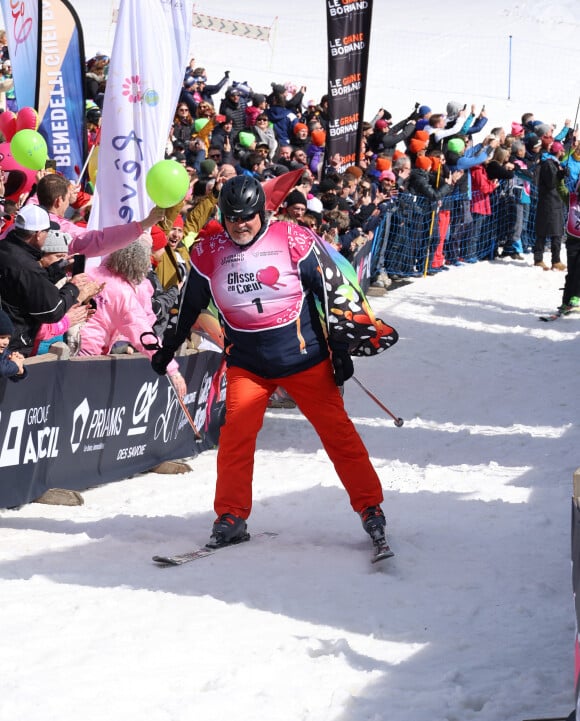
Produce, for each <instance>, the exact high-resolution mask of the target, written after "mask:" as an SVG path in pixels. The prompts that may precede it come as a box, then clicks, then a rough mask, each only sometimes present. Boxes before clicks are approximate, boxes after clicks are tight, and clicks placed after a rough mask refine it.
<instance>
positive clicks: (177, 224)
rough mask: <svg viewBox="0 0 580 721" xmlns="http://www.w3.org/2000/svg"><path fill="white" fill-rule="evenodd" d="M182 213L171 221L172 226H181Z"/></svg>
mask: <svg viewBox="0 0 580 721" xmlns="http://www.w3.org/2000/svg"><path fill="white" fill-rule="evenodd" d="M183 225H184V224H183V215H178V216H177V218H175V220H174V221H173V225H172V226H171V227H172V228H183Z"/></svg>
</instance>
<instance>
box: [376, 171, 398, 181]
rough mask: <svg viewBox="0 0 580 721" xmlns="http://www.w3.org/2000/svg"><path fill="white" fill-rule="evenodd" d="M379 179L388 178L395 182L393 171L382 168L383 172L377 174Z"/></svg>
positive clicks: (395, 177)
mask: <svg viewBox="0 0 580 721" xmlns="http://www.w3.org/2000/svg"><path fill="white" fill-rule="evenodd" d="M379 180H390V181H392V182H393V183H396V182H397V176H396V175H395V174H394V173H393V171H392V170H383V172H382V173H381V174H380V175H379Z"/></svg>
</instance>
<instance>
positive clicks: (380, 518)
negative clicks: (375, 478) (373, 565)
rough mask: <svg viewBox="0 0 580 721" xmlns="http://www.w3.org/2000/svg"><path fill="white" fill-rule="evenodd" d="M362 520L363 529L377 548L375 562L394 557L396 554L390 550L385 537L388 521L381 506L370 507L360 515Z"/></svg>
mask: <svg viewBox="0 0 580 721" xmlns="http://www.w3.org/2000/svg"><path fill="white" fill-rule="evenodd" d="M360 518H361V521H362V525H363V528H364V529H365V531H366V532H367V533H368V534H369V536H370V537H371V540H372V542H373V546H374V547H375V556H374V557H373V562H376V561H380V560H382V559H383V558H390V557H391V556H394V555H395V554H394V553H393V552H392V551H391V549H390V548H389V544H388V543H387V537H386V535H385V528H386V526H387V521H386V519H385V514H384V513H383V509H382V508H381V507H380V506H369V507H368V508H365V510H364V511H362V512H361V513H360Z"/></svg>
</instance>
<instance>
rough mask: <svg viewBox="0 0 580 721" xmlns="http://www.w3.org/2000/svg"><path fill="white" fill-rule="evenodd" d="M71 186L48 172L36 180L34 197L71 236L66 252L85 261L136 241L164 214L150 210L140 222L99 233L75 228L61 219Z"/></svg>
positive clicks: (156, 210)
mask: <svg viewBox="0 0 580 721" xmlns="http://www.w3.org/2000/svg"><path fill="white" fill-rule="evenodd" d="M73 192H74V190H73V186H71V184H70V182H69V181H68V180H67V179H66V178H64V177H63V176H62V175H58V174H57V173H49V174H47V175H45V176H44V177H42V178H41V179H40V180H39V181H38V186H37V188H36V197H37V199H38V204H39V205H40V206H42V207H43V208H44V209H45V210H46V211H48V214H49V216H50V219H51V220H52V221H53V222H56V223H57V224H58V225H59V226H60V229H61V230H62V231H64V232H65V233H69V234H70V235H71V236H72V242H71V244H70V246H69V253H71V254H72V253H82V254H83V255H86V256H88V257H89V258H95V257H99V256H102V255H107V254H108V253H112V252H113V251H115V250H118V249H119V248H124V247H125V246H126V245H128V244H129V243H131V242H132V241H134V240H136V239H137V238H138V237H139V236H140V235H141V233H143V232H144V231H145V230H148V229H149V228H150V227H151V226H152V225H154V224H155V223H158V222H159V221H160V220H162V218H163V216H164V214H165V211H164V210H163V209H161V208H157V207H154V208H153V210H152V211H151V212H150V213H149V215H148V216H147V217H146V218H144V219H143V220H141V221H133V222H131V223H120V224H119V225H113V226H111V227H110V228H104V229H103V230H87V229H86V228H83V227H81V226H80V225H75V223H72V222H71V221H70V220H68V219H67V218H65V217H64V215H65V213H66V211H67V209H68V207H69V205H70V202H71V195H72V194H73Z"/></svg>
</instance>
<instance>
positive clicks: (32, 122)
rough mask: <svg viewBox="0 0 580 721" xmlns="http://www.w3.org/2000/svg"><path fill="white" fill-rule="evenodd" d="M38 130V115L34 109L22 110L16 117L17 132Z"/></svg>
mask: <svg viewBox="0 0 580 721" xmlns="http://www.w3.org/2000/svg"><path fill="white" fill-rule="evenodd" d="M19 130H38V113H37V112H36V110H35V109H34V108H20V110H19V111H18V115H17V116H16V132H18V131H19Z"/></svg>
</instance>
